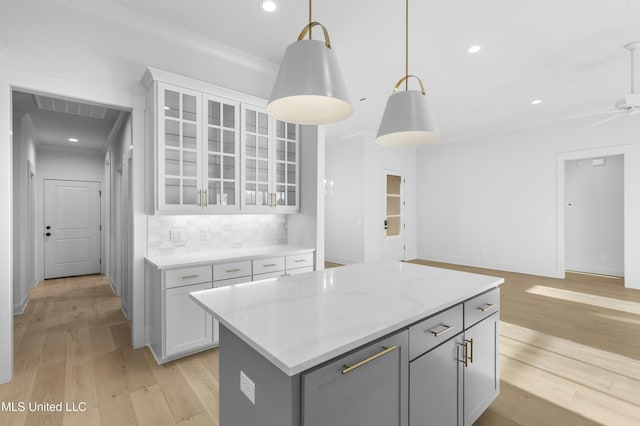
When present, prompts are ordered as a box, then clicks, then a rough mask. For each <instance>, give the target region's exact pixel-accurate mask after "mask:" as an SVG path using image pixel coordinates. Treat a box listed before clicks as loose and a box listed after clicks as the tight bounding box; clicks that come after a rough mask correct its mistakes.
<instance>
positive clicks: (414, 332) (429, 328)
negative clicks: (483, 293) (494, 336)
mask: <svg viewBox="0 0 640 426" xmlns="http://www.w3.org/2000/svg"><path fill="white" fill-rule="evenodd" d="M462 330H463V328H462V305H456V306H454V307H452V308H449V309H447V310H446V311H444V312H440V313H439V314H436V315H434V316H432V317H429V318H427V319H425V320H424V321H421V322H419V323H417V324H415V325H412V326H411V327H410V328H409V359H414V358H416V357H418V356H420V355H422V354H423V353H425V352H427V351H428V350H429V349H431V348H434V347H436V346H438V345H439V344H440V343H444V342H446V341H447V340H449V338H451V337H453V336H455V335H456V334H458V333H460V332H461V331H462Z"/></svg>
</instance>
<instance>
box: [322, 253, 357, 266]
mask: <svg viewBox="0 0 640 426" xmlns="http://www.w3.org/2000/svg"><path fill="white" fill-rule="evenodd" d="M324 261H325V262H331V263H339V264H341V265H353V264H354V263H362V262H364V260H363V259H353V258H350V257H340V256H327V255H325V257H324Z"/></svg>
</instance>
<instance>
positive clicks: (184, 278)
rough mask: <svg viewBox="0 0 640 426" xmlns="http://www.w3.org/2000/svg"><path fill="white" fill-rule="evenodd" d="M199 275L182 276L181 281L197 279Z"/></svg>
mask: <svg viewBox="0 0 640 426" xmlns="http://www.w3.org/2000/svg"><path fill="white" fill-rule="evenodd" d="M199 276H200V275H198V274H193V275H183V276H182V279H183V280H190V279H191V278H198V277H199Z"/></svg>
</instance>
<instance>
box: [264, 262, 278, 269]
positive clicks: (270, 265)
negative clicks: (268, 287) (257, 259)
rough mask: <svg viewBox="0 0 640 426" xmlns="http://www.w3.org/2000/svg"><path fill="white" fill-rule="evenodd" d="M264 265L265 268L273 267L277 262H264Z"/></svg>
mask: <svg viewBox="0 0 640 426" xmlns="http://www.w3.org/2000/svg"><path fill="white" fill-rule="evenodd" d="M262 266H263V267H265V268H273V267H274V266H276V264H275V263H266V264H264V265H262Z"/></svg>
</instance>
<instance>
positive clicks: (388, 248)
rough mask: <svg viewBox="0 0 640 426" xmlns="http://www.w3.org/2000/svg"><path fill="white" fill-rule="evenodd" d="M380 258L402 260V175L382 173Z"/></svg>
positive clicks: (403, 202) (403, 245)
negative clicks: (382, 210) (382, 204)
mask: <svg viewBox="0 0 640 426" xmlns="http://www.w3.org/2000/svg"><path fill="white" fill-rule="evenodd" d="M382 186H383V190H384V193H383V198H384V213H383V234H382V235H383V236H382V258H383V259H385V260H404V250H405V244H404V235H405V234H404V221H405V218H404V204H405V201H404V173H402V172H393V171H388V170H385V171H384V184H383V185H382Z"/></svg>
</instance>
